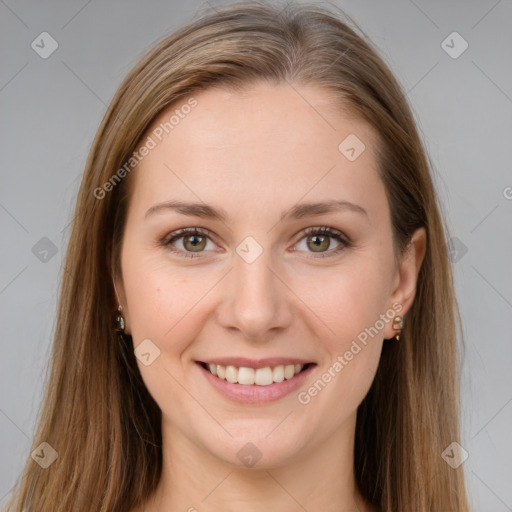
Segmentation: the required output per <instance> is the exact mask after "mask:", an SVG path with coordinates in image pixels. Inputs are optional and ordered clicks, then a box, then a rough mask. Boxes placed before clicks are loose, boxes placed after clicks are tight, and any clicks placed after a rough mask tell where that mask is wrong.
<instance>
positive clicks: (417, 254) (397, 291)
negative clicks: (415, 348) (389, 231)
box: [384, 228, 427, 339]
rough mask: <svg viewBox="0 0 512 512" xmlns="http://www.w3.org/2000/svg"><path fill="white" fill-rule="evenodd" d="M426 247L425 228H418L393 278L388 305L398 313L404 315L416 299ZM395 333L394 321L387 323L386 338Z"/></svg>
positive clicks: (391, 336)
mask: <svg viewBox="0 0 512 512" xmlns="http://www.w3.org/2000/svg"><path fill="white" fill-rule="evenodd" d="M426 249H427V234H426V231H425V228H418V229H417V230H416V231H415V232H414V234H413V235H412V237H411V240H410V242H409V245H408V246H407V248H406V249H405V251H404V252H403V253H402V255H401V257H400V260H399V262H398V265H397V267H396V271H395V276H394V279H393V285H392V294H391V296H390V298H389V305H388V307H389V308H392V309H394V310H395V311H396V312H397V315H400V316H402V317H403V316H404V315H405V314H406V313H407V312H408V311H409V309H410V308H411V306H412V303H413V301H414V296H415V295H416V285H417V282H418V275H419V272H420V268H421V264H422V263H423V259H424V257H425V252H426ZM398 305H400V306H401V308H399V306H398ZM395 334H396V333H395V330H394V329H393V323H392V322H389V323H388V324H386V328H385V330H384V338H385V339H391V338H393V337H394V336H395Z"/></svg>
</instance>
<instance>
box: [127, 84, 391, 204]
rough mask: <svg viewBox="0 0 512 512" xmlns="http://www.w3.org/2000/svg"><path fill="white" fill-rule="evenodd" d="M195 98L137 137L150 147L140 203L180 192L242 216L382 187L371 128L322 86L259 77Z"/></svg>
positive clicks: (138, 191)
mask: <svg viewBox="0 0 512 512" xmlns="http://www.w3.org/2000/svg"><path fill="white" fill-rule="evenodd" d="M193 100H194V102H195V103H191V101H190V98H188V99H186V100H182V101H181V102H180V103H176V104H175V105H173V106H172V107H170V108H168V109H167V110H166V111H164V112H162V113H161V114H160V115H159V116H158V117H157V118H156V119H155V121H154V122H153V123H152V125H151V126H150V128H149V130H148V131H147V133H146V135H145V137H143V141H147V140H148V137H150V138H151V140H152V141H153V142H154V147H153V148H152V149H151V150H150V151H149V153H148V154H147V156H145V157H144V158H143V159H142V160H141V162H140V163H139V165H138V166H137V171H136V172H135V173H134V180H135V187H134V191H133V196H134V197H133V198H132V199H133V200H135V201H136V203H140V204H144V205H148V206H150V205H151V203H154V202H157V201H160V200H168V199H169V198H183V197H184V196H186V197H187V198H188V199H194V200H198V199H199V200H201V201H204V202H207V203H212V204H217V205H219V204H220V203H226V208H227V204H232V205H233V206H234V207H237V209H238V211H239V212H243V210H244V208H246V209H254V208H256V209H257V210H261V209H262V208H264V207H270V206H274V207H276V206H279V205H281V204H284V203H287V204H288V203H290V204H294V203H296V202H297V201H299V200H300V198H301V197H303V196H306V195H307V198H306V197H305V199H308V200H311V201H312V200H317V199H320V198H321V199H323V200H325V199H326V198H327V199H329V198H332V199H342V198H344V197H343V196H344V195H350V196H351V197H350V200H352V201H361V200H363V199H364V196H365V195H368V194H369V193H370V192H372V190H373V191H374V192H375V190H374V189H375V188H376V187H377V188H379V186H380V188H381V189H382V190H380V192H381V193H383V187H382V184H381V183H380V180H379V178H378V170H377V163H376V158H375V144H376V141H377V138H376V135H375V133H374V131H373V129H372V128H371V127H370V126H369V125H368V124H367V123H366V122H365V121H363V120H361V119H358V118H355V117H354V116H350V115H348V113H347V112H345V111H344V109H343V108H342V106H341V105H340V103H339V100H338V101H336V100H335V98H334V97H333V95H332V94H330V93H329V92H328V91H327V90H325V89H322V88H320V87H317V86H303V85H301V86H298V85H288V84H284V85H278V86H276V85H271V84H267V83H260V84H254V85H253V86H252V87H248V88H246V89H244V90H243V91H234V90H229V89H224V88H220V87H215V88H209V89H206V90H204V91H201V92H199V93H197V94H194V95H193ZM186 105H194V106H193V107H187V108H185V107H184V106H186ZM346 141H348V142H346ZM152 145H153V144H152ZM347 145H348V146H350V147H348V146H347ZM347 149H349V150H352V149H354V151H352V152H350V151H349V153H347V152H346V150H347ZM354 152H355V156H356V158H355V159H354V158H353V157H354ZM359 153H360V154H359ZM348 157H350V158H348ZM377 192H379V190H377ZM326 194H327V196H329V197H327V196H326Z"/></svg>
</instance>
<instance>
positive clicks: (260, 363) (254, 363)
mask: <svg viewBox="0 0 512 512" xmlns="http://www.w3.org/2000/svg"><path fill="white" fill-rule="evenodd" d="M198 362H200V363H206V364H221V365H223V366H236V367H238V368H240V367H242V366H243V367H246V368H265V367H266V366H279V365H281V364H282V365H285V366H286V365H287V364H303V365H305V364H308V363H309V364H314V363H312V361H307V360H306V359H299V358H297V357H267V358H264V359H249V358H247V357H216V358H212V359H208V360H203V361H198Z"/></svg>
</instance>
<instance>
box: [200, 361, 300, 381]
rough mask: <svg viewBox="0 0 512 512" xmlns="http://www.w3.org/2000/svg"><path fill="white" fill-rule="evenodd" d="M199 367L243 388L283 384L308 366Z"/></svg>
mask: <svg viewBox="0 0 512 512" xmlns="http://www.w3.org/2000/svg"><path fill="white" fill-rule="evenodd" d="M201 366H202V367H203V368H204V369H206V370H209V372H210V373H211V374H212V375H215V376H216V377H218V378H219V379H221V380H226V381H227V382H230V383H231V384H242V385H244V386H251V385H255V386H270V384H273V383H277V382H283V381H284V380H289V379H292V378H293V377H295V375H297V374H298V373H300V372H301V371H302V370H304V369H307V367H308V364H287V365H283V364H279V365H276V366H274V367H271V366H265V367H264V368H250V367H247V366H240V367H237V366H233V365H226V366H225V365H222V364H211V363H210V364H207V363H201Z"/></svg>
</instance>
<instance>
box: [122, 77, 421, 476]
mask: <svg viewBox="0 0 512 512" xmlns="http://www.w3.org/2000/svg"><path fill="white" fill-rule="evenodd" d="M194 98H195V100H196V102H189V103H187V102H182V103H181V106H183V105H186V104H188V105H193V106H191V107H190V108H180V105H177V106H174V107H173V108H172V109H170V110H168V111H166V112H164V113H163V114H162V115H161V116H160V117H159V118H158V119H157V120H156V121H155V123H154V124H153V126H152V127H151V128H150V130H149V132H148V133H147V134H146V136H145V137H144V144H145V145H146V147H147V151H141V152H140V154H141V155H142V153H144V154H145V156H144V155H143V156H142V161H141V162H140V163H139V165H138V167H137V168H136V170H134V171H132V176H130V178H129V179H133V180H134V183H133V185H134V188H133V194H132V196H131V199H130V205H129V211H128V217H127V221H126V228H125V233H124V239H123V245H122V250H121V269H122V279H119V280H118V281H117V289H118V290H119V291H120V301H121V303H122V304H123V307H124V316H125V319H126V331H127V332H128V333H130V334H131V335H132V337H133V343H134V347H135V349H136V354H137V357H138V359H137V364H138V366H139V368H140V371H141V374H142V377H143V379H144V382H145V384H146V386H147V388H148V390H149V392H150V393H151V395H152V396H153V398H154V399H155V401H156V402H157V404H158V405H159V407H160V408H161V410H162V418H163V425H162V427H163V429H164V431H165V432H167V433H169V438H170V439H173V438H174V439H176V438H178V437H181V438H182V439H186V440H187V441H188V442H189V445H190V446H193V447H196V448H198V449H200V450H201V452H202V453H205V452H207V453H208V454H209V455H213V456H214V457H216V458H217V459H220V460H224V461H226V462H229V463H232V464H236V465H238V466H243V465H246V466H250V465H252V464H253V463H254V462H257V463H258V465H259V466H260V467H265V466H267V467H271V466H276V465H280V464H282V463H284V462H290V461H293V460H294V459H295V458H297V457H300V456H303V455H304V456H305V455H307V453H308V452H311V450H314V449H316V450H318V449H319V447H320V445H321V444H322V443H325V442H326V441H328V440H329V439H334V438H337V439H341V438H342V436H343V435H349V434H348V433H349V432H350V431H351V430H353V428H354V424H355V423H354V422H355V415H356V410H357V407H358V405H359V404H360V403H361V401H362V400H363V398H364V396H365V395H366V393H367V391H368V389H369V387H370V385H371V382H372V380H373V377H374V374H375V371H376V369H377V365H378V362H379V357H380V353H381V348H382V344H383V340H384V339H385V338H392V337H393V336H394V333H395V331H394V330H393V328H392V323H393V322H392V319H393V316H394V315H395V314H404V313H405V311H406V309H407V308H408V307H409V305H410V301H411V300H412V295H413V292H414V280H415V277H414V274H415V268H416V264H415V263H414V261H413V259H412V260H411V261H412V262H411V263H410V264H409V263H405V264H404V265H403V266H402V267H400V265H399V264H398V263H399V262H397V261H395V259H394V251H393V245H392V232H391V223H390V213H389V205H388V202H387V199H386V194H385V189H384V185H383V183H382V182H381V180H380V178H379V175H378V171H377V162H376V156H375V148H376V138H375V134H374V132H373V131H372V130H371V129H370V127H369V126H368V125H367V124H365V123H364V122H362V121H360V120H355V119H352V118H348V117H344V116H343V115H342V114H341V113H340V112H341V111H340V109H337V110H336V109H335V108H334V107H333V105H334V103H333V100H332V98H331V97H329V95H328V93H326V92H325V91H324V90H323V89H319V88H315V87H305V86H294V87H291V86H289V85H283V86H272V85H268V84H257V85H254V86H252V87H251V88H249V89H247V91H245V92H244V93H240V92H229V91H228V90H225V89H220V88H212V89H208V90H206V91H202V92H201V93H199V94H196V95H195V96H194ZM176 110H178V112H175V111H176ZM173 114H175V117H174V119H173V120H172V121H170V118H171V116H172V115H173ZM176 116H177V117H176ZM178 118H179V121H177V119H178ZM165 123H167V125H166V124H165ZM148 136H149V137H151V140H152V142H151V141H150V140H149V139H148V138H147V137H148ZM153 146H154V147H153ZM178 202H179V203H180V204H181V206H180V207H179V208H177V207H172V206H171V203H178ZM313 203H329V204H331V205H332V206H331V208H327V207H326V206H316V207H305V205H310V204H313ZM189 204H190V205H192V204H193V206H187V205H189ZM221 217H222V218H221ZM185 228H186V229H189V230H190V231H192V233H187V232H185V233H183V232H182V233H178V231H179V230H180V229H185ZM195 228H198V229H199V230H200V232H199V233H197V232H196V233H194V232H193V231H194V229H195ZM326 229H327V231H326ZM401 308H402V309H401ZM203 363H206V364H210V365H212V369H213V371H214V373H215V372H217V374H219V373H221V374H222V373H224V372H225V377H224V379H222V380H221V379H220V377H219V375H217V376H214V375H213V374H212V373H211V372H210V371H209V370H208V369H205V367H204V366H205V365H204V364H203ZM217 365H221V366H220V368H219V367H218V366H217ZM294 365H307V366H305V367H304V368H305V369H303V371H302V372H300V373H298V374H296V375H295V372H296V370H300V368H301V367H300V366H297V367H295V366H294ZM287 367H288V368H287ZM240 368H242V369H241V370H240ZM223 369H224V372H223ZM293 375H295V376H293ZM226 379H227V380H226ZM238 380H240V381H241V383H240V382H238ZM254 380H256V383H251V382H254ZM170 433H173V434H172V436H171V435H170ZM173 436H174V437H173ZM340 436H341V437H340ZM249 443H250V444H249ZM324 446H325V444H324Z"/></svg>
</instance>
